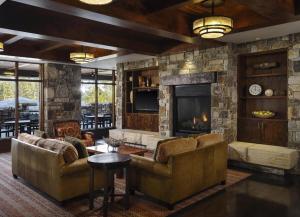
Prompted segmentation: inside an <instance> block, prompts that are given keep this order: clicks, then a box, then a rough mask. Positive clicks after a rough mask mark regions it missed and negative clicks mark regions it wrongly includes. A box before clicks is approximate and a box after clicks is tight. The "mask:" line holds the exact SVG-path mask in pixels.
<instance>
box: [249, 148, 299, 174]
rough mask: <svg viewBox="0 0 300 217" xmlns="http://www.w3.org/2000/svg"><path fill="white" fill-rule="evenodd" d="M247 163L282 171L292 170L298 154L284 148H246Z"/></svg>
mask: <svg viewBox="0 0 300 217" xmlns="http://www.w3.org/2000/svg"><path fill="white" fill-rule="evenodd" d="M248 162H249V163H255V164H260V165H264V166H270V167H276V168H282V169H292V168H294V167H295V166H296V164H297V162H298V153H297V151H296V150H292V149H288V148H285V147H278V146H268V145H256V146H251V147H249V148H248Z"/></svg>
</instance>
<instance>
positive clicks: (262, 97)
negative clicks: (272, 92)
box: [240, 96, 287, 100]
mask: <svg viewBox="0 0 300 217" xmlns="http://www.w3.org/2000/svg"><path fill="white" fill-rule="evenodd" d="M240 99H243V100H247V99H259V100H265V99H287V96H246V97H240Z"/></svg>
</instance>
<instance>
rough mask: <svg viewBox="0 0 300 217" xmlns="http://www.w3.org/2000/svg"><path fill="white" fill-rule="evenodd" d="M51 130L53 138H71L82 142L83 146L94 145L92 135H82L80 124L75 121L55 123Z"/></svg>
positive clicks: (87, 133)
mask: <svg viewBox="0 0 300 217" xmlns="http://www.w3.org/2000/svg"><path fill="white" fill-rule="evenodd" d="M53 130H54V136H55V138H64V137H65V136H71V137H75V138H78V139H80V140H82V143H83V144H84V145H85V146H93V145H94V144H95V139H94V134H93V133H91V132H86V133H82V132H81V129H80V124H79V122H78V121H76V120H70V121H59V122H55V123H54V124H53Z"/></svg>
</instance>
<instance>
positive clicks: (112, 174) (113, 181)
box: [110, 172, 115, 203]
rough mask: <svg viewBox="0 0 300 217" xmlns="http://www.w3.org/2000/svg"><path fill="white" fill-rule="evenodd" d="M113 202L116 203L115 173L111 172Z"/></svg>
mask: <svg viewBox="0 0 300 217" xmlns="http://www.w3.org/2000/svg"><path fill="white" fill-rule="evenodd" d="M110 175H111V202H112V203H113V202H115V173H114V172H111V174H110Z"/></svg>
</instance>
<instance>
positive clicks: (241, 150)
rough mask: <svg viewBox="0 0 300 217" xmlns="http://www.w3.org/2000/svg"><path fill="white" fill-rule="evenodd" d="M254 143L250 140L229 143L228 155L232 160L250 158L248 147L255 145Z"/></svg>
mask: <svg viewBox="0 0 300 217" xmlns="http://www.w3.org/2000/svg"><path fill="white" fill-rule="evenodd" d="M255 145H256V144H254V143H248V142H238V141H236V142H233V143H230V144H229V145H228V147H229V148H228V156H229V159H231V160H237V161H245V162H247V160H248V148H249V147H251V146H255Z"/></svg>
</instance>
